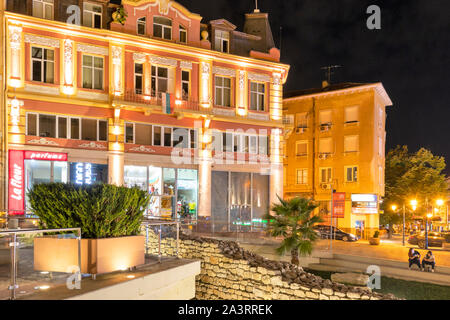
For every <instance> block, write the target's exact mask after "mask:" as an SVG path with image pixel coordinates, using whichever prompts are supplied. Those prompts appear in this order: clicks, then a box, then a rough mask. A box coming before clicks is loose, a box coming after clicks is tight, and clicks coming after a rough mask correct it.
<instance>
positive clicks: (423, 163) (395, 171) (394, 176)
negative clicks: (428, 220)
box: [380, 146, 448, 224]
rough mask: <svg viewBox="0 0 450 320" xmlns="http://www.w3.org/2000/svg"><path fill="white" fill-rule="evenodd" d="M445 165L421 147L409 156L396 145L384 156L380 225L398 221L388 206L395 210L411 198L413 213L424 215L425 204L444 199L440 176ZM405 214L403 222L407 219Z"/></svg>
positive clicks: (445, 191) (444, 184) (443, 177)
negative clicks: (384, 170)
mask: <svg viewBox="0 0 450 320" xmlns="http://www.w3.org/2000/svg"><path fill="white" fill-rule="evenodd" d="M445 167H446V164H445V159H444V157H439V156H435V155H433V154H432V153H431V151H429V150H427V149H425V148H421V149H420V150H419V151H417V152H416V153H410V152H409V150H408V147H407V146H397V147H396V148H395V149H393V150H390V151H389V152H388V154H387V156H386V178H385V180H386V194H385V198H384V201H383V209H384V211H385V214H384V215H382V216H381V218H380V221H381V223H382V224H393V223H399V222H400V221H401V218H400V216H399V215H398V214H397V213H393V212H392V210H391V208H390V207H391V205H392V204H396V205H397V206H398V207H399V208H401V206H402V205H403V204H404V203H406V205H407V207H408V205H409V201H410V200H411V199H413V198H414V199H417V201H418V203H419V206H418V208H417V211H416V214H418V215H424V214H425V213H426V212H427V208H426V202H427V201H428V203H429V205H431V204H432V202H433V201H434V200H435V199H437V198H444V197H446V193H447V188H448V186H447V183H446V176H445V174H444V173H443V172H444V170H445ZM411 216H412V214H411V212H410V211H409V212H407V215H406V217H407V220H410V219H411Z"/></svg>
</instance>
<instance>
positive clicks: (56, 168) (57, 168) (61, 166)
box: [53, 161, 67, 183]
mask: <svg viewBox="0 0 450 320" xmlns="http://www.w3.org/2000/svg"><path fill="white" fill-rule="evenodd" d="M53 182H61V183H67V162H60V161H58V162H53Z"/></svg>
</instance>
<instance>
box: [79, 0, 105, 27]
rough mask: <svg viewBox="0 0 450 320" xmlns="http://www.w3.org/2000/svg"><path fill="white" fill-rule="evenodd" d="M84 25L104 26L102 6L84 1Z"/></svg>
mask: <svg viewBox="0 0 450 320" xmlns="http://www.w3.org/2000/svg"><path fill="white" fill-rule="evenodd" d="M83 8H84V10H83V25H84V26H85V27H90V28H98V29H100V28H101V27H102V6H99V5H96V4H92V3H84V7H83Z"/></svg>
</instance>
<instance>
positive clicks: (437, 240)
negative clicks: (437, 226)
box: [408, 232, 445, 249]
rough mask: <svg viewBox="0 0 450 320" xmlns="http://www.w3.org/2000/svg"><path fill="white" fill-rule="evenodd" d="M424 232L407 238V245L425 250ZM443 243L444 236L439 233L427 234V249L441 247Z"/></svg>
mask: <svg viewBox="0 0 450 320" xmlns="http://www.w3.org/2000/svg"><path fill="white" fill-rule="evenodd" d="M425 242H426V239H425V232H422V233H421V234H414V235H412V236H410V237H409V238H408V243H409V244H413V245H418V246H419V248H421V249H424V248H425ZM444 242H445V235H444V234H443V233H441V232H428V246H429V247H442V244H443V243H444Z"/></svg>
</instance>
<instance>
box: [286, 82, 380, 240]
mask: <svg viewBox="0 0 450 320" xmlns="http://www.w3.org/2000/svg"><path fill="white" fill-rule="evenodd" d="M383 101H384V100H383V98H382V97H380V96H379V94H378V93H377V91H376V90H375V89H374V88H373V87H372V88H365V89H358V90H348V89H346V90H338V91H335V92H330V93H327V94H317V95H310V96H303V97H298V98H290V99H285V101H284V106H283V112H284V114H285V115H294V125H293V127H292V126H291V127H290V128H288V129H292V134H290V136H289V137H288V138H287V140H286V145H285V147H284V150H285V157H284V167H285V171H284V172H285V175H286V177H285V185H284V195H285V197H287V198H289V197H293V196H298V195H303V196H307V197H313V198H314V199H315V200H316V201H330V199H331V189H326V190H324V189H322V187H321V182H320V180H319V179H320V173H319V170H320V168H326V167H329V168H332V176H333V179H332V182H333V189H335V190H336V192H345V193H346V206H345V218H343V219H338V226H339V228H341V229H343V230H345V231H351V232H352V233H355V232H356V230H355V223H356V221H357V220H362V221H365V228H366V236H367V234H372V233H373V231H374V230H376V229H378V227H379V216H378V214H374V215H355V214H352V213H351V194H352V193H353V194H355V193H364V194H366V193H367V194H377V195H378V197H379V198H380V197H382V196H384V162H385V147H384V146H385V110H386V108H385V107H386V106H385V105H386V103H383ZM353 106H358V121H359V122H358V123H356V124H346V123H345V108H347V107H353ZM321 110H332V127H331V130H329V131H327V132H321V131H320V120H319V117H320V116H319V115H320V111H321ZM380 110H381V112H382V113H380ZM304 112H307V114H308V117H307V129H306V132H304V133H297V132H296V127H297V123H296V118H297V117H296V114H300V113H304ZM352 135H358V136H359V151H358V152H356V153H345V152H344V136H352ZM327 137H331V138H332V139H333V143H332V145H333V148H334V150H333V152H332V155H331V157H329V158H328V159H326V160H321V159H319V140H320V139H321V138H327ZM379 137H381V138H382V148H381V152H380V151H379V150H380V148H379V140H378V138H379ZM297 141H307V142H308V154H307V156H302V157H298V156H296V142H297ZM379 152H380V153H381V155H380V154H379ZM353 165H356V166H358V181H357V182H345V167H346V166H353ZM313 167H314V170H313ZM379 167H381V168H382V176H380V174H379ZM303 168H307V169H308V180H307V182H308V183H307V184H304V185H302V184H297V181H296V179H297V175H296V172H297V169H303Z"/></svg>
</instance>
